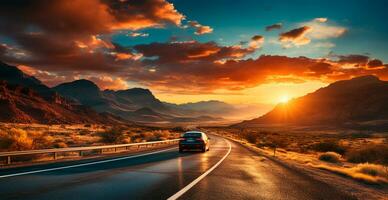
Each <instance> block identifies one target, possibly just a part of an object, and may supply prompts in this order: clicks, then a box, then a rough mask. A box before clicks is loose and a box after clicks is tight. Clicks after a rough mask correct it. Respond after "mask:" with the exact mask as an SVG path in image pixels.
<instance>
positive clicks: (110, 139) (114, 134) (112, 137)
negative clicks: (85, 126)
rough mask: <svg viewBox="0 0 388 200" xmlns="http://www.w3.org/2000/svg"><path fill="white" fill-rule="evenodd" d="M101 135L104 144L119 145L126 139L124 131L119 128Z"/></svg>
mask: <svg viewBox="0 0 388 200" xmlns="http://www.w3.org/2000/svg"><path fill="white" fill-rule="evenodd" d="M99 135H100V137H101V141H102V142H104V143H119V142H121V141H122V140H123V139H124V131H123V129H121V128H117V127H113V128H111V129H109V130H107V131H103V132H100V133H99Z"/></svg>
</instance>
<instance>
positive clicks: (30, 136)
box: [0, 128, 52, 151]
mask: <svg viewBox="0 0 388 200" xmlns="http://www.w3.org/2000/svg"><path fill="white" fill-rule="evenodd" d="M51 145H52V137H51V136H47V135H46V134H44V133H42V132H37V131H25V130H23V129H17V128H12V129H10V130H8V131H1V132H0V148H2V149H7V150H8V151H11V150H13V151H21V150H31V149H40V148H48V147H50V146H51Z"/></svg>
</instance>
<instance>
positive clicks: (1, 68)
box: [0, 63, 126, 123]
mask: <svg viewBox="0 0 388 200" xmlns="http://www.w3.org/2000/svg"><path fill="white" fill-rule="evenodd" d="M0 110H1V112H0V121H1V122H18V123H121V122H126V121H124V120H122V119H120V118H118V117H115V116H112V115H110V114H107V113H101V114H98V113H97V112H95V111H93V110H92V109H90V108H88V107H86V106H83V105H76V104H75V103H74V102H72V101H71V100H68V99H66V98H63V97H62V96H60V95H59V94H58V93H56V92H55V91H53V90H51V89H50V88H49V87H47V86H45V85H44V84H42V83H41V82H40V81H39V80H38V79H36V78H35V77H33V76H29V75H26V74H24V73H23V72H22V71H20V70H19V69H18V68H17V67H14V66H10V65H7V64H4V63H0Z"/></svg>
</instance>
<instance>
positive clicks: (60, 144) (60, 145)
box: [54, 142, 67, 148]
mask: <svg viewBox="0 0 388 200" xmlns="http://www.w3.org/2000/svg"><path fill="white" fill-rule="evenodd" d="M66 147H67V144H66V143H64V142H57V143H55V144H54V148H66Z"/></svg>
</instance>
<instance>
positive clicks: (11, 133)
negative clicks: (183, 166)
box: [0, 123, 181, 151]
mask: <svg viewBox="0 0 388 200" xmlns="http://www.w3.org/2000/svg"><path fill="white" fill-rule="evenodd" d="M180 133H181V132H179V131H176V130H172V129H167V128H165V129H163V128H160V129H158V128H152V127H133V126H115V127H109V126H105V125H95V124H79V125H64V124H63V125H41V124H10V123H2V124H0V151H20V150H32V149H47V148H64V147H78V146H94V145H105V144H127V143H137V142H147V141H157V140H167V139H173V138H178V137H179V134H180Z"/></svg>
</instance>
